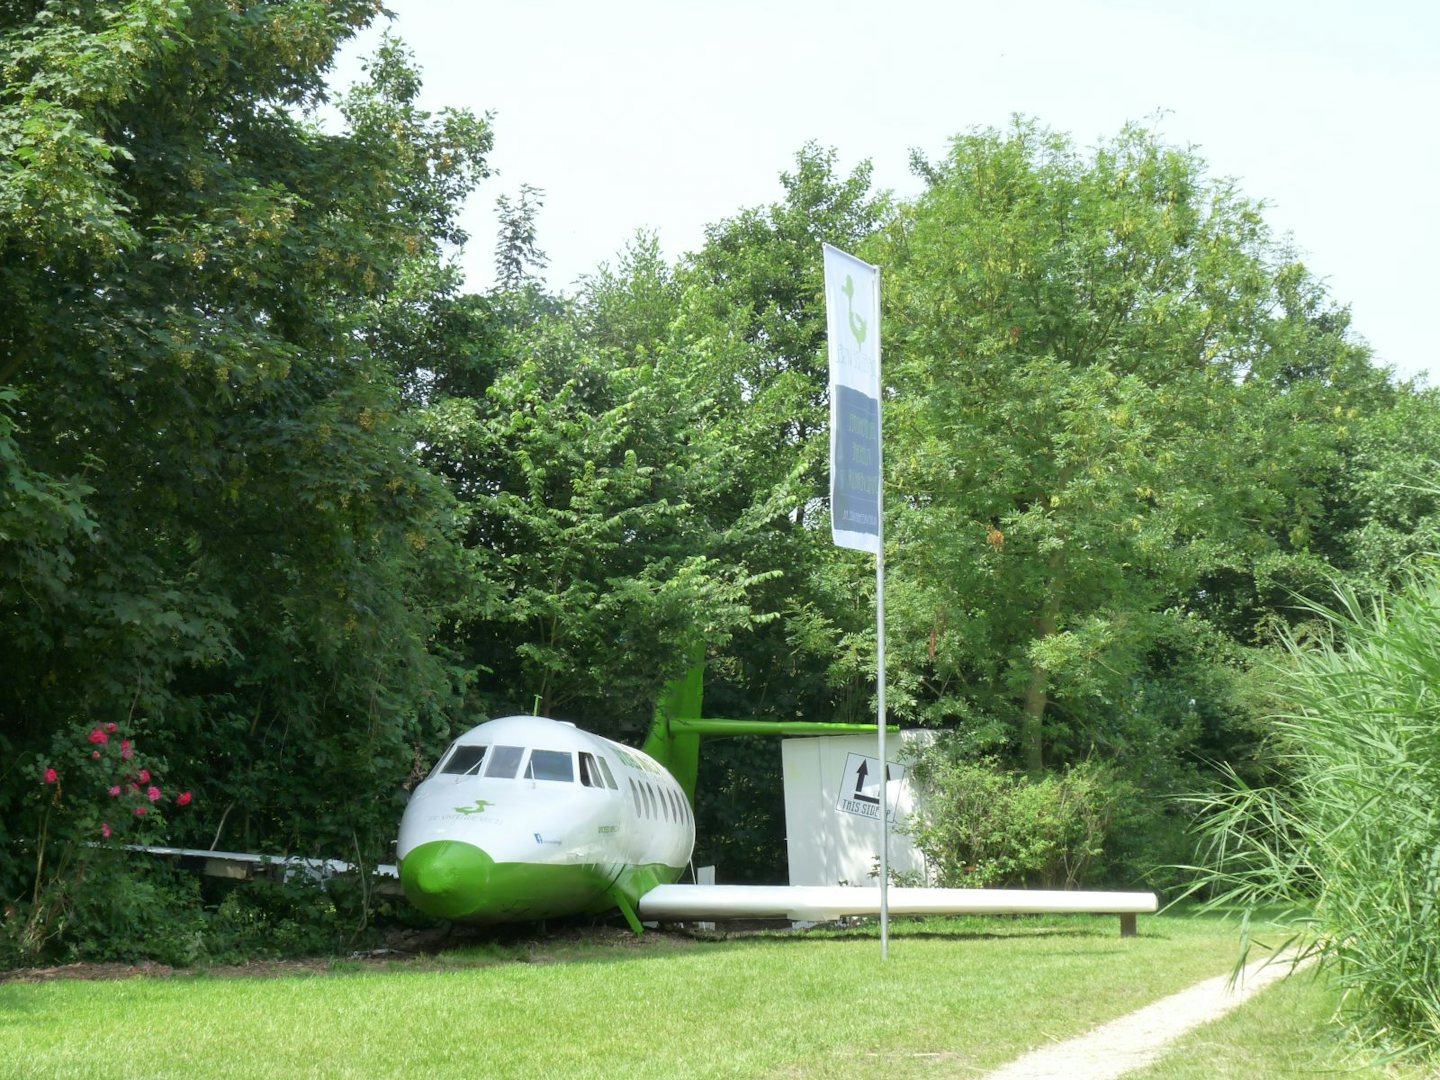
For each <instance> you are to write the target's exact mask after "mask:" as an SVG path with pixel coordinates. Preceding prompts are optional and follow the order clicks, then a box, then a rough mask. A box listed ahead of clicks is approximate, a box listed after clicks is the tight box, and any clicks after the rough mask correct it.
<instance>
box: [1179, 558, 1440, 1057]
mask: <svg viewBox="0 0 1440 1080" xmlns="http://www.w3.org/2000/svg"><path fill="white" fill-rule="evenodd" d="M1338 597H1339V602H1338V605H1337V606H1335V607H1333V608H1324V607H1321V606H1319V605H1315V604H1311V605H1309V610H1310V612H1311V614H1313V615H1314V616H1316V617H1318V618H1319V619H1321V620H1323V624H1322V628H1321V629H1320V630H1319V631H1318V632H1316V633H1314V634H1313V635H1307V636H1306V637H1304V638H1301V637H1298V636H1291V637H1289V638H1288V639H1287V642H1286V644H1287V646H1288V649H1289V654H1290V659H1291V664H1290V665H1289V666H1287V667H1286V668H1285V670H1284V671H1283V672H1282V676H1281V677H1282V679H1283V683H1284V687H1285V690H1286V693H1287V697H1288V699H1289V702H1290V708H1289V709H1288V710H1287V711H1286V712H1284V713H1283V714H1281V715H1279V716H1278V717H1277V718H1276V720H1275V722H1274V723H1275V734H1274V737H1275V744H1276V745H1275V748H1274V751H1273V752H1274V754H1275V757H1276V759H1277V763H1278V765H1279V766H1280V769H1281V772H1282V776H1283V782H1281V783H1278V784H1275V785H1272V786H1268V787H1257V786H1252V785H1249V784H1246V783H1244V782H1243V781H1241V780H1240V779H1239V777H1237V776H1235V775H1234V774H1233V772H1232V773H1231V774H1230V777H1229V780H1230V785H1229V787H1228V788H1227V789H1226V790H1225V791H1223V792H1221V793H1218V794H1215V795H1210V796H1203V797H1197V798H1196V799H1195V800H1194V801H1195V804H1196V806H1197V807H1198V808H1199V809H1200V810H1201V811H1202V812H1203V814H1204V817H1203V821H1202V836H1203V839H1204V843H1205V855H1206V867H1207V868H1206V869H1205V870H1204V871H1202V872H1200V875H1199V877H1198V878H1197V880H1196V883H1195V886H1194V888H1195V889H1196V890H1198V889H1201V888H1205V889H1208V890H1209V891H1210V895H1211V900H1210V903H1211V904H1212V906H1220V905H1232V904H1241V905H1245V906H1247V907H1250V908H1252V909H1253V908H1256V907H1259V906H1264V905H1283V906H1284V907H1285V908H1286V909H1287V910H1288V911H1289V913H1290V914H1289V916H1288V921H1289V924H1290V926H1291V927H1292V929H1293V930H1294V932H1295V933H1296V934H1297V935H1299V936H1301V937H1302V938H1303V940H1305V941H1307V942H1311V944H1310V945H1309V948H1310V949H1311V951H1313V952H1315V953H1318V954H1319V956H1320V959H1321V962H1322V964H1323V965H1324V966H1325V967H1326V968H1328V969H1331V971H1332V977H1333V978H1334V979H1335V981H1336V983H1337V985H1339V986H1340V987H1341V988H1342V989H1343V991H1344V994H1345V996H1344V1003H1343V1006H1342V1010H1341V1013H1342V1016H1343V1017H1345V1018H1346V1019H1347V1020H1348V1021H1349V1022H1350V1023H1351V1024H1352V1025H1353V1027H1354V1028H1355V1030H1356V1031H1357V1033H1358V1034H1359V1035H1360V1036H1361V1037H1362V1038H1363V1039H1365V1040H1366V1041H1369V1042H1372V1043H1375V1044H1378V1045H1380V1046H1381V1047H1383V1048H1388V1049H1394V1050H1399V1051H1403V1052H1406V1053H1411V1054H1416V1055H1421V1056H1426V1057H1429V1058H1431V1059H1432V1060H1433V1059H1434V1058H1435V1057H1436V1056H1437V1055H1440V977H1437V972H1440V942H1437V940H1436V937H1435V935H1434V934H1433V933H1432V932H1431V928H1432V927H1433V925H1434V920H1435V905H1436V902H1437V897H1440V858H1437V852H1440V809H1437V802H1436V799H1435V792H1436V791H1437V790H1440V699H1437V696H1436V687H1437V686H1440V574H1437V573H1436V571H1435V570H1434V569H1433V568H1431V569H1428V570H1426V571H1424V572H1423V573H1416V574H1414V575H1413V576H1412V577H1411V578H1410V579H1409V580H1408V582H1407V583H1406V585H1405V587H1404V588H1403V589H1402V590H1401V591H1400V592H1398V593H1397V594H1396V595H1394V596H1393V597H1391V598H1389V599H1387V600H1384V601H1376V602H1374V603H1369V604H1367V603H1366V602H1365V601H1363V600H1362V599H1361V598H1360V597H1359V596H1358V595H1357V593H1356V592H1355V590H1354V589H1353V588H1350V587H1348V586H1346V587H1341V588H1340V590H1339V593H1338Z"/></svg>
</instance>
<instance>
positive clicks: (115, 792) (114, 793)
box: [110, 784, 120, 799]
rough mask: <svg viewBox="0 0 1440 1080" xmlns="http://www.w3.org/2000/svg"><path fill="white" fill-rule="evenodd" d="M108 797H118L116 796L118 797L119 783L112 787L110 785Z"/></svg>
mask: <svg viewBox="0 0 1440 1080" xmlns="http://www.w3.org/2000/svg"><path fill="white" fill-rule="evenodd" d="M110 797H111V798H112V799H118V798H119V797H120V785H119V784H116V785H115V786H114V787H112V788H111V789H110Z"/></svg>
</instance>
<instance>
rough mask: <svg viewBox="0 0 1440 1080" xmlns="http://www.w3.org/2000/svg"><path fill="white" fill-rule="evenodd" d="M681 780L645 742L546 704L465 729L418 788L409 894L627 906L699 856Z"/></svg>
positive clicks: (473, 902)
mask: <svg viewBox="0 0 1440 1080" xmlns="http://www.w3.org/2000/svg"><path fill="white" fill-rule="evenodd" d="M694 843H695V818H694V814H693V813H692V811H691V808H690V805H689V802H688V800H687V799H686V796H685V794H684V792H683V791H682V789H681V787H680V785H679V783H677V782H676V780H675V778H674V777H673V776H672V775H671V774H670V773H669V772H668V771H667V770H666V769H665V768H663V767H662V766H661V765H660V764H659V763H658V762H656V761H655V760H654V759H653V758H651V757H649V756H648V755H646V754H644V753H642V752H641V751H639V750H635V749H632V748H630V747H626V746H621V745H620V744H618V743H614V742H611V741H610V740H609V739H606V738H603V737H601V736H599V735H595V734H592V733H590V732H586V731H582V730H580V729H579V728H576V727H575V726H573V725H571V724H568V723H564V722H562V721H555V720H549V719H546V718H544V717H537V716H507V717H502V718H500V719H497V720H491V721H489V722H487V723H484V724H480V725H479V726H477V727H474V728H472V729H470V730H469V731H467V732H465V734H463V735H461V736H460V737H459V738H458V739H456V740H455V742H454V743H453V744H452V745H451V746H450V748H449V749H448V750H446V752H445V754H444V755H442V756H441V758H440V760H439V762H438V763H437V764H436V767H435V769H434V770H433V771H432V772H431V774H430V775H429V776H428V777H427V778H426V779H425V780H424V781H423V782H422V783H421V784H420V785H419V786H417V787H416V788H415V791H414V793H413V794H412V795H411V798H410V803H409V805H408V806H407V807H406V809H405V816H404V817H403V819H402V820H401V823H400V839H399V843H398V846H397V855H398V860H399V869H400V880H401V884H402V886H403V888H404V890H405V895H406V897H407V898H409V900H410V902H411V903H413V904H414V905H415V906H416V907H417V908H419V909H420V910H421V911H424V912H425V913H427V914H429V915H433V916H437V917H440V918H445V919H451V920H454V921H458V922H475V923H487V922H511V921H521V920H528V919H545V918H555V917H559V916H565V915H579V914H588V913H597V914H598V913H601V912H605V911H609V910H612V909H614V908H616V907H617V906H618V907H621V908H622V910H623V909H624V908H625V907H627V906H628V907H630V908H631V909H632V910H633V908H634V906H635V903H636V901H638V899H639V898H640V896H642V895H644V894H645V893H646V892H648V891H649V890H650V889H652V888H654V887H655V886H656V885H661V884H668V883H670V882H673V881H676V880H677V879H678V878H679V877H680V874H681V872H682V871H683V869H684V868H685V866H686V864H687V863H688V862H689V860H690V853H691V850H692V849H693V847H694Z"/></svg>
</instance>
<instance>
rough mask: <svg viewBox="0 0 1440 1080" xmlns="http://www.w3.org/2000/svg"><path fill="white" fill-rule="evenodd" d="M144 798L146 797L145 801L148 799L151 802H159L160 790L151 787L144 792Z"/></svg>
mask: <svg viewBox="0 0 1440 1080" xmlns="http://www.w3.org/2000/svg"><path fill="white" fill-rule="evenodd" d="M145 797H146V798H147V799H149V800H150V801H151V802H157V801H159V799H160V789H159V788H158V787H152V788H150V789H148V790H147V791H146V792H145Z"/></svg>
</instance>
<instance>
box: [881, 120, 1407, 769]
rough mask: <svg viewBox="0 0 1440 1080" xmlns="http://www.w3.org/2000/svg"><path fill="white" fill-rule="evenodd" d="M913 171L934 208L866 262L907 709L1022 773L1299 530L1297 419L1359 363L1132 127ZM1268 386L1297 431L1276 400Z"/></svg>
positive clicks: (1109, 727)
mask: <svg viewBox="0 0 1440 1080" xmlns="http://www.w3.org/2000/svg"><path fill="white" fill-rule="evenodd" d="M917 168H918V169H919V171H920V172H921V174H922V175H923V176H924V177H925V178H926V179H927V181H928V183H929V188H928V190H927V191H926V192H925V193H924V194H923V195H921V196H920V198H919V199H917V200H916V202H915V203H914V205H912V206H909V207H907V208H906V209H905V211H904V213H903V214H902V215H901V218H900V220H899V221H898V222H897V223H896V224H895V225H894V226H893V227H892V228H891V229H890V230H889V231H888V233H887V236H886V238H885V242H884V243H883V244H880V245H878V246H877V247H876V248H874V249H873V255H874V257H875V259H876V260H877V261H880V262H881V263H882V264H883V265H885V266H886V267H887V270H888V275H887V311H886V318H887V335H888V337H887V349H886V356H887V360H888V375H887V381H888V382H889V384H890V388H891V392H892V393H893V395H894V401H893V403H892V404H891V406H890V408H889V411H888V413H887V417H888V420H887V422H888V423H889V424H890V432H891V439H892V446H891V448H890V449H889V450H888V451H887V464H888V465H889V466H890V469H891V472H890V475H889V477H888V478H887V483H888V484H889V487H890V490H891V491H892V492H893V493H894V496H893V497H894V503H893V511H892V515H891V523H890V524H889V526H888V529H889V536H890V538H891V545H892V550H893V552H894V556H893V558H892V560H891V562H890V567H891V570H892V580H893V581H894V586H893V588H892V591H891V596H892V598H893V615H892V625H893V626H894V636H893V637H892V653H891V655H892V656H894V657H895V664H894V667H893V669H892V670H894V671H895V672H896V694H895V698H896V702H897V706H898V708H899V709H900V711H901V712H902V713H903V714H908V715H911V716H915V717H917V718H924V719H925V720H927V721H928V722H931V723H937V722H938V723H946V724H960V725H962V726H963V727H965V728H966V730H967V731H968V732H969V733H970V735H971V737H972V738H973V740H974V743H975V745H976V747H977V748H981V749H983V748H985V747H987V746H991V747H993V746H997V745H999V746H1005V745H1008V746H1011V747H1013V748H1014V749H1015V750H1016V751H1017V753H1018V758H1019V760H1020V762H1021V763H1023V765H1024V767H1025V768H1026V770H1027V771H1028V772H1029V773H1031V774H1032V775H1036V776H1038V775H1039V774H1040V773H1041V771H1042V770H1043V768H1044V766H1045V764H1046V763H1047V761H1052V760H1053V761H1056V762H1063V761H1066V760H1075V759H1077V758H1080V757H1084V756H1085V755H1086V754H1087V752H1088V751H1089V749H1090V748H1092V747H1094V746H1096V745H1097V743H1099V744H1101V745H1103V744H1104V742H1105V741H1106V738H1107V735H1108V734H1110V733H1113V732H1114V731H1115V724H1114V719H1115V717H1117V716H1124V715H1126V714H1127V713H1128V712H1129V711H1130V710H1129V705H1130V704H1131V703H1133V701H1134V691H1135V688H1136V685H1137V683H1136V680H1137V679H1139V678H1140V677H1141V676H1142V674H1145V673H1147V672H1148V673H1149V674H1148V675H1147V676H1146V677H1148V678H1152V679H1153V677H1154V673H1155V672H1156V671H1157V666H1156V665H1157V663H1161V662H1162V658H1163V655H1164V654H1165V652H1166V651H1167V650H1170V651H1173V649H1174V647H1175V644H1176V643H1181V646H1180V652H1181V653H1182V654H1184V653H1187V652H1194V651H1195V649H1196V648H1197V647H1199V646H1200V640H1201V638H1203V636H1204V633H1205V631H1204V630H1203V623H1198V622H1195V621H1193V620H1190V619H1187V617H1186V615H1185V611H1186V609H1187V607H1189V606H1190V605H1191V603H1192V602H1194V601H1195V600H1196V598H1197V593H1201V592H1203V582H1204V581H1205V575H1206V573H1207V572H1209V571H1211V570H1214V569H1217V568H1219V567H1223V566H1229V565H1234V564H1235V563H1236V562H1239V563H1243V564H1244V565H1247V566H1253V565H1254V563H1255V561H1256V560H1257V559H1259V558H1260V557H1262V556H1263V555H1265V554H1267V553H1269V552H1272V551H1273V550H1274V549H1275V539H1274V538H1275V534H1276V533H1277V532H1278V531H1279V529H1278V525H1279V523H1280V522H1282V521H1287V520H1289V521H1290V522H1291V523H1292V524H1293V519H1294V517H1295V515H1296V514H1297V513H1303V508H1304V506H1305V505H1306V503H1307V500H1309V499H1312V498H1313V496H1314V491H1315V489H1314V487H1313V486H1312V484H1311V483H1309V482H1308V478H1307V476H1306V475H1305V473H1304V472H1303V471H1302V468H1303V465H1304V463H1305V462H1306V461H1307V460H1315V459H1316V458H1317V456H1322V455H1323V454H1324V453H1326V450H1325V440H1324V439H1323V438H1317V436H1316V432H1317V429H1318V425H1317V424H1316V423H1315V422H1314V417H1315V409H1314V407H1313V406H1311V405H1309V404H1308V402H1309V401H1310V400H1312V399H1314V398H1317V397H1318V398H1320V399H1322V400H1324V399H1326V397H1327V390H1326V386H1327V384H1326V383H1325V382H1324V380H1325V379H1326V378H1329V377H1332V376H1333V375H1334V373H1335V372H1336V371H1339V370H1342V369H1345V368H1346V367H1347V366H1348V367H1352V368H1353V367H1357V366H1358V367H1360V368H1367V365H1368V361H1367V357H1366V354H1365V353H1364V350H1363V349H1362V348H1360V347H1359V346H1357V345H1356V344H1355V343H1353V342H1351V341H1349V340H1348V338H1347V337H1346V335H1345V333H1344V329H1343V326H1340V327H1338V328H1337V326H1336V324H1335V320H1334V319H1328V310H1329V309H1328V306H1327V305H1326V304H1325V302H1324V298H1323V293H1322V292H1319V291H1318V290H1317V288H1316V287H1315V286H1314V284H1313V282H1312V281H1311V279H1310V278H1309V277H1308V276H1307V275H1306V274H1305V272H1304V269H1303V267H1301V266H1300V265H1299V264H1298V263H1297V262H1296V261H1295V260H1294V259H1293V257H1291V256H1290V255H1289V253H1288V252H1287V251H1286V250H1285V249H1284V248H1283V247H1281V246H1280V245H1278V244H1276V243H1275V242H1273V241H1272V240H1271V239H1270V238H1269V235H1268V233H1267V231H1266V229H1265V226H1264V224H1263V221H1262V219H1261V216H1260V213H1259V209H1258V208H1257V207H1256V206H1255V205H1253V204H1251V203H1249V202H1247V201H1246V200H1245V199H1243V198H1242V197H1241V196H1240V195H1239V194H1238V193H1237V192H1236V191H1235V190H1234V188H1233V187H1232V186H1231V185H1229V184H1226V183H1223V182H1217V181H1213V180H1210V179H1208V178H1207V177H1206V176H1205V173H1204V166H1203V162H1202V161H1201V160H1200V159H1199V158H1198V156H1196V155H1195V154H1194V153H1193V152H1191V151H1187V150H1181V149H1175V148H1171V147H1167V146H1165V145H1163V144H1162V143H1161V142H1159V141H1158V140H1157V139H1156V138H1154V137H1153V136H1152V135H1150V134H1149V133H1147V132H1145V131H1143V130H1141V129H1138V128H1127V129H1126V130H1125V131H1123V132H1122V133H1121V135H1120V136H1119V137H1118V138H1117V139H1115V140H1114V141H1112V142H1109V143H1105V144H1102V145H1101V146H1099V147H1098V148H1097V149H1096V150H1095V152H1094V153H1093V154H1092V155H1089V156H1082V155H1081V154H1080V153H1079V152H1078V151H1077V150H1076V149H1075V148H1074V147H1073V145H1072V144H1071V143H1070V142H1069V140H1068V139H1066V138H1064V137H1062V136H1059V135H1056V134H1053V133H1050V132H1048V131H1045V130H1043V129H1041V128H1040V127H1038V126H1037V125H1035V124H1033V123H1030V122H1026V121H1019V122H1017V123H1016V125H1015V127H1014V128H1013V129H1012V130H1010V131H1008V132H1004V133H1002V132H998V131H977V132H975V133H972V134H970V135H966V136H961V137H959V138H957V139H955V140H954V142H953V144H952V148H951V151H950V154H949V155H948V157H947V158H946V159H945V160H944V161H942V162H939V163H933V164H932V163H927V162H924V161H917ZM1302 301H1303V302H1302ZM1307 305H1308V306H1307ZM1317 371H1318V372H1321V373H1323V374H1321V375H1318V376H1317V375H1315V374H1313V373H1314V372H1317ZM1282 373H1285V378H1287V379H1288V383H1287V385H1286V386H1285V388H1284V390H1283V391H1281V392H1280V393H1282V394H1283V395H1284V397H1285V403H1286V404H1289V405H1291V406H1293V405H1294V403H1296V402H1297V401H1299V400H1305V401H1307V405H1306V406H1305V408H1304V409H1302V410H1298V411H1297V410H1296V409H1294V408H1293V407H1292V408H1290V409H1284V408H1281V407H1279V406H1277V404H1276V402H1275V398H1276V396H1277V389H1276V380H1277V379H1278V378H1280V377H1281V375H1282ZM1378 379H1379V381H1380V382H1383V376H1381V377H1378ZM1331 400H1333V398H1332V399H1331ZM1284 413H1288V414H1289V415H1288V417H1286V419H1288V420H1289V426H1288V427H1286V426H1282V425H1283V424H1285V422H1286V421H1285V420H1282V414H1284ZM1297 419H1298V423H1297V422H1296V421H1297ZM1287 476H1288V477H1291V478H1292V479H1293V486H1287V485H1286V482H1285V481H1284V479H1283V478H1284V477H1287ZM1196 633H1199V634H1200V638H1197V637H1196V636H1195V634H1196ZM1167 641H1168V642H1170V643H1171V644H1170V645H1169V646H1164V645H1163V644H1162V643H1164V642H1167ZM1186 641H1191V642H1192V644H1188V645H1186V644H1183V643H1184V642H1186ZM1157 650H1158V651H1157ZM1183 669H1184V666H1182V668H1181V669H1177V670H1183ZM1186 696H1193V695H1186Z"/></svg>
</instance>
